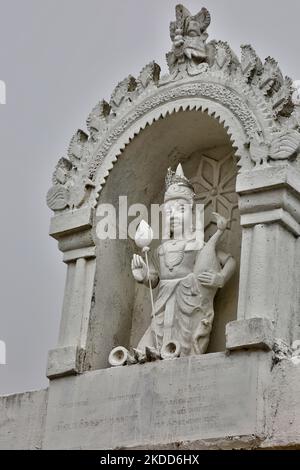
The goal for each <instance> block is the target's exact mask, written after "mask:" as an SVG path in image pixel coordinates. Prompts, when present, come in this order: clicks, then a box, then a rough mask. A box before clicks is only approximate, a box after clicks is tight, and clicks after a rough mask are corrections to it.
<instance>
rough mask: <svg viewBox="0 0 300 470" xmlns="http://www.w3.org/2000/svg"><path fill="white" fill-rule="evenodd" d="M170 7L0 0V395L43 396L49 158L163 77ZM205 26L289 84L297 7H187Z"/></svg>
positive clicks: (151, 1)
mask: <svg viewBox="0 0 300 470" xmlns="http://www.w3.org/2000/svg"><path fill="white" fill-rule="evenodd" d="M176 3H178V2H177V1H175V0H84V1H83V0H6V1H5V0H0V18H1V20H0V22H1V25H0V79H1V80H4V81H5V82H6V85H7V104H6V105H0V155H1V165H2V166H1V173H0V179H1V184H0V196H1V198H0V200H1V222H0V224H1V225H0V226H1V231H0V237H1V248H2V250H1V270H0V276H1V279H0V287H1V292H0V301H1V304H0V306H1V310H0V339H2V340H5V342H6V345H7V365H6V366H1V365H0V393H3V394H4V393H12V392H17V391H23V390H29V389H35V388H40V387H44V386H46V385H47V380H46V378H45V367H46V358H47V351H48V349H51V348H53V347H55V345H56V340H57V335H58V327H59V320H60V311H61V304H62V295H63V289H64V276H65V267H64V265H63V263H62V262H61V254H60V253H59V251H58V249H57V247H56V242H55V241H54V240H51V239H50V238H49V237H48V235H47V232H48V226H49V220H50V215H51V214H50V211H49V210H48V208H47V207H46V203H45V194H46V192H47V190H48V188H49V187H50V184H51V175H52V172H53V169H54V166H55V164H56V163H57V160H58V158H59V157H61V156H63V155H65V153H66V149H67V146H68V143H69V140H70V138H71V136H72V135H73V133H74V132H75V130H76V129H77V128H80V127H83V128H85V119H86V117H87V115H88V113H89V112H90V110H91V109H92V107H93V106H94V105H95V104H96V102H97V101H98V100H99V99H101V98H106V99H109V97H110V93H111V91H112V89H113V87H114V86H115V85H116V84H117V82H119V81H120V80H121V79H123V78H125V76H127V75H128V74H129V73H131V74H133V75H137V74H138V72H139V71H140V69H141V68H142V67H143V66H144V65H145V64H146V63H148V62H149V61H150V60H152V59H154V60H156V62H158V63H159V64H160V65H161V66H163V68H164V69H165V58H164V54H165V53H166V52H167V51H168V50H169V48H170V39H169V22H170V20H172V19H173V18H174V6H175V5H176ZM184 4H185V6H186V7H187V8H189V9H190V10H191V11H192V12H193V13H196V12H198V11H199V10H200V8H201V7H202V6H206V7H207V8H208V9H209V10H210V12H211V15H212V24H211V26H210V27H209V30H208V32H209V35H210V39H212V38H216V39H222V40H226V41H228V42H229V43H230V45H231V47H232V48H233V49H234V50H235V51H236V52H237V53H238V54H239V45H240V44H243V43H251V44H252V45H253V46H254V48H255V49H256V51H257V53H258V54H259V55H260V56H261V58H262V59H263V58H265V57H267V56H268V55H271V56H273V57H275V58H276V59H277V60H278V62H279V64H280V66H281V69H282V71H283V73H284V74H287V75H289V76H291V77H292V78H294V79H297V78H299V79H300V70H299V59H298V54H299V39H298V38H299V33H298V31H299V18H300V3H299V1H297V0H285V1H284V2H282V1H274V0H272V1H271V0H263V1H262V0H252V1H242V0H226V1H224V0H207V1H206V2H205V1H204V0H203V2H202V1H198V0H197V1H196V0H187V1H185V2H184Z"/></svg>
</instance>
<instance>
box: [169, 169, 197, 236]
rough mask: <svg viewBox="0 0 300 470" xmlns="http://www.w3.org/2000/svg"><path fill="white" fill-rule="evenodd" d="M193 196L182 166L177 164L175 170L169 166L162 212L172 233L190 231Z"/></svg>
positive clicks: (179, 233) (177, 233) (180, 233)
mask: <svg viewBox="0 0 300 470" xmlns="http://www.w3.org/2000/svg"><path fill="white" fill-rule="evenodd" d="M194 196H195V194H194V189H193V187H192V185H191V183H190V182H189V180H188V179H187V178H186V177H185V176H184V173H183V170H182V166H181V165H180V164H179V165H178V167H177V169H176V171H172V170H171V169H170V168H169V169H168V173H167V176H166V192H165V197H164V214H165V217H166V218H167V219H168V222H169V227H170V232H171V233H172V234H173V235H182V234H183V233H186V232H187V231H188V232H191V230H192V225H193V205H194Z"/></svg>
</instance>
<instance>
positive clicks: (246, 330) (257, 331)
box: [226, 317, 274, 350]
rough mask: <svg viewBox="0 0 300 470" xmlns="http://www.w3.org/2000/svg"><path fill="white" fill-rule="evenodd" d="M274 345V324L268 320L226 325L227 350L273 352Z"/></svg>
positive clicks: (260, 319) (252, 320)
mask: <svg viewBox="0 0 300 470" xmlns="http://www.w3.org/2000/svg"><path fill="white" fill-rule="evenodd" d="M273 343H274V336H273V324H272V322H271V320H268V319H267V318H260V317H257V318H250V319H248V320H237V321H232V322H230V323H228V324H227V325H226V349H228V350H235V349H249V348H255V349H265V350H271V349H272V347H273Z"/></svg>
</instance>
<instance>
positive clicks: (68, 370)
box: [47, 209, 96, 379]
mask: <svg viewBox="0 0 300 470" xmlns="http://www.w3.org/2000/svg"><path fill="white" fill-rule="evenodd" d="M91 229H92V212H91V210H90V209H79V210H76V211H74V212H71V213H68V214H62V215H58V216H55V217H53V218H52V220H51V226H50V235H51V236H52V237H54V238H55V239H57V240H58V242H59V243H58V246H59V249H60V250H61V251H62V252H63V254H64V256H63V261H64V262H65V263H66V264H67V266H68V269H67V279H66V286H65V294H64V302H63V309H62V318H61V323H60V331H59V339H58V345H57V348H56V349H53V350H51V351H49V356H48V366H47V376H48V377H49V378H50V379H52V378H55V377H60V376H63V375H69V374H77V373H80V372H81V371H82V366H83V361H84V357H85V351H86V346H87V334H88V325H89V316H90V308H91V301H92V295H93V284H94V276H95V265H96V258H95V249H96V248H95V246H94V241H93V237H92V233H91Z"/></svg>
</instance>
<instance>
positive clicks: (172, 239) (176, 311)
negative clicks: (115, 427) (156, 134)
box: [110, 165, 236, 365]
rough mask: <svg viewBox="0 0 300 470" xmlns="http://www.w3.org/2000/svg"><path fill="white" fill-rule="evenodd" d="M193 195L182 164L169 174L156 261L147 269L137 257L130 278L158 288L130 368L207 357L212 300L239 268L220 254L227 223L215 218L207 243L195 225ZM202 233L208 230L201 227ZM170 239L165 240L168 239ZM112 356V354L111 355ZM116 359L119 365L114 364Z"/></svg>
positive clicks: (222, 218) (129, 359) (220, 218)
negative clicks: (159, 360) (179, 358)
mask: <svg viewBox="0 0 300 470" xmlns="http://www.w3.org/2000/svg"><path fill="white" fill-rule="evenodd" d="M194 196H195V195H194V191H193V188H192V185H191V183H190V182H189V180H188V179H187V178H186V177H185V176H184V173H183V170H182V167H181V165H178V167H177V170H176V172H173V171H171V170H169V171H168V174H167V178H166V192H165V196H164V205H163V214H164V217H165V219H167V222H168V223H166V225H165V226H166V227H168V231H169V233H168V234H165V237H166V238H165V239H163V240H162V243H161V244H160V246H159V247H158V248H157V250H156V253H155V258H156V260H157V262H156V263H155V262H152V263H150V268H149V269H148V267H147V265H146V263H145V261H144V259H143V257H142V256H140V255H137V254H134V255H133V259H132V264H131V268H132V274H133V277H134V279H135V280H136V281H137V282H138V283H143V284H144V285H146V286H148V287H149V286H150V288H155V287H157V289H158V294H157V297H156V300H155V302H154V305H153V311H152V321H151V324H150V326H149V327H148V329H147V331H146V332H145V334H144V335H143V337H142V338H141V340H140V342H139V344H138V346H137V348H136V349H135V350H134V354H133V356H131V355H130V354H125V355H126V360H127V363H130V362H145V361H146V360H153V359H157V358H162V359H167V358H172V357H177V356H188V355H195V354H204V353H205V352H206V350H207V347H208V343H209V338H210V333H211V330H212V325H213V319H214V305H213V302H214V297H215V294H216V292H217V290H218V289H219V288H222V287H223V286H224V285H225V284H226V282H227V281H228V280H229V278H230V277H231V276H232V274H233V273H234V270H235V267H236V263H235V260H234V258H233V257H232V256H231V254H229V253H225V252H223V251H221V250H219V249H218V243H219V241H220V238H221V236H222V234H223V233H224V231H225V230H226V226H227V222H228V221H227V220H226V219H224V217H222V216H221V215H219V214H217V213H214V216H215V218H216V222H217V231H216V232H215V233H214V235H213V236H212V237H211V238H210V240H209V241H208V242H207V243H205V242H204V241H203V239H202V238H201V237H198V236H197V233H198V232H197V231H196V230H195V228H194V226H193V225H194V224H193V206H194ZM203 231H204V227H203ZM166 235H167V236H166ZM113 351H114V350H113ZM113 351H112V353H113V354H112V353H111V356H110V359H112V360H110V363H111V364H112V365H119V362H118V358H117V356H116V354H117V353H118V354H119V359H120V361H121V363H122V360H123V357H121V356H122V354H123V355H124V351H126V350H125V348H123V353H122V352H120V349H119V350H118V348H115V351H114V352H113ZM115 359H117V360H115Z"/></svg>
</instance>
